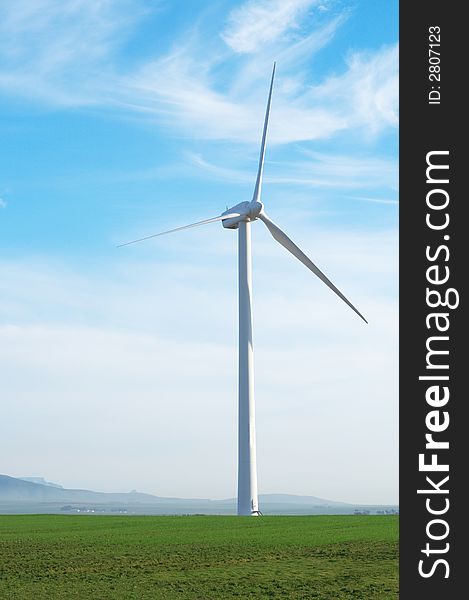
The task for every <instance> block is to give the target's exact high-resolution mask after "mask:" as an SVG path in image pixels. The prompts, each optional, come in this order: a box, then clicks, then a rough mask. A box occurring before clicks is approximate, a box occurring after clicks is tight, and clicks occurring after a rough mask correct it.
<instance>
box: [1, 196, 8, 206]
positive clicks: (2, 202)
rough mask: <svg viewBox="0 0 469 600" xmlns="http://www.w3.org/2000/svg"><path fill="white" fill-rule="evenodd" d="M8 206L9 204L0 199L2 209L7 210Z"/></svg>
mask: <svg viewBox="0 0 469 600" xmlns="http://www.w3.org/2000/svg"><path fill="white" fill-rule="evenodd" d="M6 205H7V203H6V202H5V200H3V198H0V208H5V206H6Z"/></svg>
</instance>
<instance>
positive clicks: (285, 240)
mask: <svg viewBox="0 0 469 600" xmlns="http://www.w3.org/2000/svg"><path fill="white" fill-rule="evenodd" d="M259 219H261V220H262V221H264V223H265V225H266V227H267V229H268V230H269V231H270V233H271V235H272V237H273V238H274V240H276V241H277V242H278V243H279V244H281V245H282V246H283V247H284V248H286V249H287V250H288V251H289V252H291V253H292V254H293V256H295V257H296V258H297V259H298V260H299V261H301V262H302V263H303V264H304V265H305V266H307V267H308V269H309V270H310V271H312V272H313V273H314V274H315V275H317V276H318V277H319V279H320V280H321V281H322V282H323V283H325V284H326V285H327V286H328V287H329V288H330V289H331V290H332V291H333V292H335V293H336V294H337V295H338V296H339V298H341V299H342V300H343V301H344V302H345V304H348V306H350V308H351V309H352V310H353V311H355V312H356V313H357V315H358V316H359V317H360V318H361V319H363V320H364V321H365V323H368V321H367V320H366V319H365V317H364V316H363V315H362V314H361V313H360V312H359V311H358V310H357V309H356V308H355V306H354V305H353V304H352V303H351V302H350V301H349V300H347V298H346V297H345V296H344V295H343V294H342V292H341V291H340V290H339V289H337V288H336V286H335V285H334V284H333V283H332V281H330V279H328V278H327V277H326V276H325V275H324V273H323V272H322V271H321V270H320V269H318V267H317V266H316V265H315V264H314V263H313V261H312V260H310V259H309V258H308V257H307V256H306V254H305V253H304V252H303V251H302V250H300V249H299V248H298V246H297V245H296V244H294V243H293V242H292V240H291V239H290V238H289V237H288V236H287V234H286V233H284V232H283V231H282V230H281V229H280V227H278V226H277V225H276V224H275V223H274V222H273V221H271V220H270V219H269V217H267V216H266V215H265V214H264V213H261V214H260V215H259Z"/></svg>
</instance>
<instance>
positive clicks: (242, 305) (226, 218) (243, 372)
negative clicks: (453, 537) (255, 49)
mask: <svg viewBox="0 0 469 600" xmlns="http://www.w3.org/2000/svg"><path fill="white" fill-rule="evenodd" d="M274 77H275V63H274V67H273V71H272V79H271V81H270V89H269V97H268V100H267V108H266V112H265V119H264V129H263V132H262V142H261V151H260V156H259V166H258V169H257V178H256V185H255V187H254V194H253V196H252V200H251V201H250V202H247V201H246V202H240V203H239V204H236V205H235V206H233V207H232V208H229V209H227V210H226V211H225V212H223V213H222V214H221V215H219V216H217V217H213V218H211V219H206V220H204V221H198V222H197V223H192V224H191V225H185V226H183V227H177V228H176V229H170V230H169V231H163V232H162V233H156V234H154V235H149V236H147V237H144V238H140V239H138V240H133V241H131V242H127V243H125V244H120V246H119V247H121V246H127V245H129V244H134V243H136V242H141V241H143V240H147V239H150V238H154V237H158V236H160V235H166V234H167V233H173V232H175V231H181V230H183V229H189V228H191V227H197V226H199V225H205V224H207V223H214V222H216V221H221V223H222V225H223V227H224V228H225V229H237V230H238V281H239V289H238V291H239V349H238V351H239V367H238V377H239V380H238V381H239V383H238V402H239V404H238V515H258V514H260V511H259V501H258V496H257V464H256V428H255V409H254V363H253V343H252V268H251V223H252V222H254V221H257V220H260V221H262V222H263V223H264V224H265V225H266V227H267V229H268V230H269V231H270V233H271V235H272V237H273V238H274V239H275V240H276V241H277V242H278V243H279V244H281V245H282V246H283V247H284V248H286V249H287V250H288V251H289V252H291V253H292V254H293V256H295V257H296V258H297V259H298V260H299V261H301V262H302V263H303V264H304V265H305V266H306V267H308V269H309V270H310V271H312V272H313V273H314V274H315V275H316V276H317V277H319V279H320V280H321V281H322V282H323V283H325V284H326V285H327V286H328V287H329V288H330V289H331V290H332V291H333V292H335V293H336V294H337V296H339V298H341V299H342V300H343V301H344V302H345V303H346V304H348V306H350V308H351V309H352V310H353V311H355V312H356V313H357V315H358V316H359V317H360V318H361V319H363V321H365V323H367V320H366V319H365V317H364V316H363V315H362V314H361V313H360V312H359V311H358V310H357V309H356V308H355V307H354V306H353V304H352V303H351V302H350V301H349V300H347V298H346V297H345V296H344V295H343V294H342V292H341V291H340V290H339V289H337V287H336V286H335V285H334V284H333V283H332V282H331V281H330V280H329V279H328V278H327V277H326V275H324V273H323V272H322V271H320V269H319V268H318V267H317V266H316V265H315V264H314V263H313V262H312V261H311V260H310V259H309V258H308V257H307V256H306V254H305V253H304V252H303V251H302V250H300V248H299V247H298V246H297V245H296V244H295V243H294V242H293V241H292V240H291V239H290V238H289V237H288V236H287V234H286V233H284V232H283V231H282V230H281V229H280V227H278V226H277V225H276V224H275V223H274V222H273V221H271V220H270V219H269V217H268V216H267V215H266V213H265V211H264V205H263V204H262V202H261V191H262V174H263V170H264V158H265V146H266V137H267V126H268V123H269V114H270V104H271V101H272V89H273V85H274Z"/></svg>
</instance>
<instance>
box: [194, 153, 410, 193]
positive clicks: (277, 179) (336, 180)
mask: <svg viewBox="0 0 469 600" xmlns="http://www.w3.org/2000/svg"><path fill="white" fill-rule="evenodd" d="M294 156H295V158H296V160H291V161H285V160H282V161H280V162H275V160H272V159H270V160H269V168H268V170H267V172H266V174H265V176H264V182H265V184H270V185H296V186H305V187H314V188H331V189H337V188H343V189H346V190H348V191H350V190H351V189H363V190H370V189H379V190H383V189H386V190H389V189H391V190H397V184H398V182H397V164H396V162H395V161H394V160H391V159H385V158H379V157H376V156H369V155H363V156H345V155H339V154H333V153H330V154H325V153H320V152H309V151H307V150H304V151H302V152H301V153H300V154H299V156H298V154H297V155H294ZM187 159H188V160H189V161H190V163H192V164H193V165H195V166H196V167H197V171H196V172H194V175H196V174H198V175H199V176H203V175H204V174H206V175H208V176H209V177H210V178H211V179H217V180H220V181H229V182H232V183H243V184H244V183H246V184H252V181H253V173H255V168H256V160H257V156H253V160H252V168H251V169H246V168H244V169H241V168H230V167H225V166H224V164H226V160H225V161H224V163H223V165H221V164H220V165H217V164H216V163H215V162H211V161H209V160H207V159H206V158H204V157H203V156H202V155H200V154H195V153H188V154H187ZM349 197H352V198H355V199H358V200H366V201H372V200H373V198H369V197H365V196H360V197H357V196H349ZM378 200H379V199H376V201H378ZM379 201H380V202H384V200H379ZM389 202H393V203H397V201H395V200H394V201H391V200H389Z"/></svg>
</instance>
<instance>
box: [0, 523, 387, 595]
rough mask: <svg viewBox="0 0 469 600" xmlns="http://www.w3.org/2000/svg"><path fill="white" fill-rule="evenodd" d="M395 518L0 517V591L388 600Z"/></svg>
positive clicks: (33, 593) (42, 593)
mask: <svg viewBox="0 0 469 600" xmlns="http://www.w3.org/2000/svg"><path fill="white" fill-rule="evenodd" d="M397 539H398V518H397V517H393V516H311V517H259V518H252V517H221V516H216V517H208V516H192V517H120V516H119V517H118V516H92V515H91V516H60V515H28V516H0V598H2V600H3V599H5V600H9V599H18V600H27V599H29V598H35V599H46V598H47V599H52V600H54V599H56V598H60V599H67V600H74V599H76V600H84V599H88V598H89V599H93V600H100V599H107V598H109V599H120V598H125V599H129V600H130V599H132V600H133V599H135V600H140V599H155V600H159V599H164V600H184V599H189V598H190V599H194V600H195V599H198V600H209V599H214V600H215V599H216V600H218V599H223V598H237V599H238V600H244V599H249V598H266V599H267V598H278V599H285V598H294V599H308V600H309V599H315V598H321V599H330V600H341V599H345V598H354V599H359V600H375V599H376V600H386V599H388V598H394V599H395V598H397V597H398V548H397Z"/></svg>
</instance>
